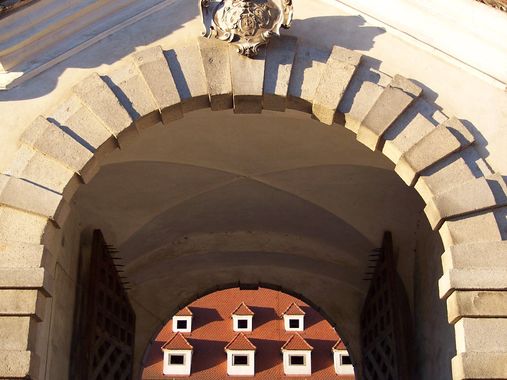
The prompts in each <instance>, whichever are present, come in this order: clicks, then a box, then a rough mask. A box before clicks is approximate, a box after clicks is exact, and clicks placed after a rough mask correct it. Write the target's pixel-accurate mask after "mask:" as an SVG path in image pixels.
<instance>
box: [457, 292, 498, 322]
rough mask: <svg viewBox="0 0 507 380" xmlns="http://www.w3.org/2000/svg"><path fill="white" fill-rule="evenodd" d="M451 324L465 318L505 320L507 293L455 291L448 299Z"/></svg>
mask: <svg viewBox="0 0 507 380" xmlns="http://www.w3.org/2000/svg"><path fill="white" fill-rule="evenodd" d="M447 315H448V319H449V323H451V324H455V323H456V322H457V321H458V320H460V319H461V318H464V317H471V318H503V317H505V316H507V292H498V291H497V292H495V291H455V292H454V293H452V294H451V295H450V296H449V298H447Z"/></svg>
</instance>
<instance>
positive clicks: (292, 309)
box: [283, 302, 306, 315]
mask: <svg viewBox="0 0 507 380" xmlns="http://www.w3.org/2000/svg"><path fill="white" fill-rule="evenodd" d="M305 314H306V313H305V312H304V311H303V309H301V308H300V307H299V306H298V305H296V303H295V302H293V303H291V304H290V306H289V307H288V308H287V309H286V310H285V311H284V312H283V315H305Z"/></svg>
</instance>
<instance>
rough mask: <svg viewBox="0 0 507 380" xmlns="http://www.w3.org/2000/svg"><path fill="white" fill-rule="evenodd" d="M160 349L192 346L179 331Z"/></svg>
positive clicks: (182, 348)
mask: <svg viewBox="0 0 507 380" xmlns="http://www.w3.org/2000/svg"><path fill="white" fill-rule="evenodd" d="M162 350H193V347H192V345H191V344H190V343H188V340H186V339H185V337H184V336H183V335H182V334H181V333H177V334H175V335H174V336H173V337H172V338H171V339H169V340H168V341H167V342H166V343H165V344H164V345H163V346H162Z"/></svg>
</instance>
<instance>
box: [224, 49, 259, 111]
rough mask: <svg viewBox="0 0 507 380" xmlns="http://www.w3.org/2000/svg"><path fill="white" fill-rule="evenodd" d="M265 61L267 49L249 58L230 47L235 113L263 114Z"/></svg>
mask: <svg viewBox="0 0 507 380" xmlns="http://www.w3.org/2000/svg"><path fill="white" fill-rule="evenodd" d="M265 59H266V51H265V49H262V50H261V51H260V52H259V54H258V55H257V56H255V57H254V58H248V57H245V56H244V55H240V54H238V52H237V51H236V48H234V47H232V46H230V47H229V60H230V64H231V81H232V93H233V105H234V113H261V112H262V90H263V86H264V64H265Z"/></svg>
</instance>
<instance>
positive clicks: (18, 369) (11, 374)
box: [0, 350, 40, 380]
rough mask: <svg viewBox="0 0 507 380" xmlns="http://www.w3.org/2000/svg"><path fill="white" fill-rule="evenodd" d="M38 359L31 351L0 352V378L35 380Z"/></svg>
mask: <svg viewBox="0 0 507 380" xmlns="http://www.w3.org/2000/svg"><path fill="white" fill-rule="evenodd" d="M39 366H40V359H39V357H38V356H37V355H36V354H34V353H33V352H31V351H21V350H11V351H8V350H0V378H4V379H17V378H19V379H26V378H29V379H30V380H37V379H38V378H39V377H38V373H39Z"/></svg>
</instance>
